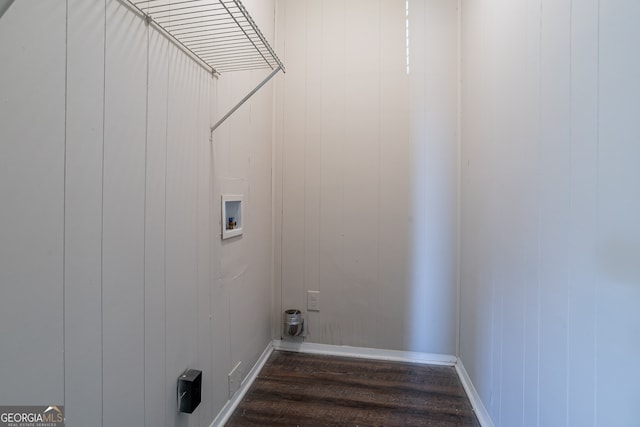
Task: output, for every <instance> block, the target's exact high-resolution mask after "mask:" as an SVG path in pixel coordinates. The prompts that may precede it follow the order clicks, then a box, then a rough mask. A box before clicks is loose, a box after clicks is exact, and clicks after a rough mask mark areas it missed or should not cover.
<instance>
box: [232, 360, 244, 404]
mask: <svg viewBox="0 0 640 427" xmlns="http://www.w3.org/2000/svg"><path fill="white" fill-rule="evenodd" d="M241 365H242V362H238V364H237V365H236V366H235V368H233V369H232V370H231V372H229V398H231V397H232V396H233V394H234V393H235V392H236V391H238V389H239V388H240V386H241V385H242V367H241Z"/></svg>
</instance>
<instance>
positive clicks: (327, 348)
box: [210, 340, 494, 427]
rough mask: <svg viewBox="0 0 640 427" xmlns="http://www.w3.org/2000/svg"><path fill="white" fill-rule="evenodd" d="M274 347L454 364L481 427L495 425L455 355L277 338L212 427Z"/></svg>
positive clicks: (225, 417)
mask: <svg viewBox="0 0 640 427" xmlns="http://www.w3.org/2000/svg"><path fill="white" fill-rule="evenodd" d="M274 350H282V351H295V352H298V353H310V354H322V355H327V356H344V357H355V358H360V359H373V360H387V361H393V362H409V363H420V364H425V365H440V366H454V367H455V368H456V372H457V373H458V377H459V378H460V381H461V382H462V386H463V387H464V390H465V392H466V393H467V396H468V397H469V400H470V401H471V405H472V406H473V410H474V411H475V413H476V417H478V422H479V423H480V425H481V426H482V427H494V425H493V421H492V420H491V417H490V416H489V412H488V411H487V409H486V408H485V406H484V404H483V403H482V400H481V399H480V396H479V395H478V392H477V391H476V389H475V387H474V386H473V383H472V382H471V378H469V374H468V373H467V371H466V369H465V368H464V365H463V364H462V361H461V360H460V359H458V358H457V357H455V356H450V355H447V354H435V353H420V352H415V351H399V350H383V349H377V348H366V347H350V346H343V345H329V344H315V343H306V342H294V341H285V340H274V341H273V342H272V343H269V345H268V346H267V348H265V350H264V352H263V353H262V355H261V356H260V358H259V359H258V361H257V362H256V363H255V365H253V367H252V368H251V371H249V374H248V375H247V377H246V378H245V379H244V381H243V382H242V385H241V386H240V388H239V389H238V391H237V392H236V393H235V394H234V395H233V397H232V398H231V399H229V401H228V402H227V403H226V405H224V407H223V408H222V410H221V411H220V412H219V413H218V415H217V416H216V418H215V419H214V420H213V422H212V423H211V426H210V427H222V426H224V425H225V424H226V422H227V421H229V418H230V417H231V415H232V414H233V411H235V410H236V408H237V407H238V405H239V404H240V401H242V399H243V398H244V396H245V395H246V394H247V391H249V388H250V387H251V385H252V384H253V382H254V381H255V379H256V377H257V376H258V374H259V373H260V370H261V369H262V367H263V366H264V364H265V363H266V362H267V359H269V356H271V353H272V352H273V351H274Z"/></svg>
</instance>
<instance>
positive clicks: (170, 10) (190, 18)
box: [132, 0, 284, 74]
mask: <svg viewBox="0 0 640 427" xmlns="http://www.w3.org/2000/svg"><path fill="white" fill-rule="evenodd" d="M132 4H133V5H134V6H135V7H136V8H137V9H138V10H140V12H142V14H144V15H145V16H146V18H147V21H148V22H154V23H155V24H157V25H158V26H159V27H161V28H162V29H163V30H164V31H165V32H166V33H167V34H169V35H170V36H171V37H172V38H173V39H175V40H176V41H177V42H178V43H179V44H181V45H182V46H184V48H186V49H187V50H188V51H190V52H191V53H192V54H193V55H195V56H196V57H197V58H198V59H199V60H200V61H202V62H203V63H205V64H206V65H207V66H209V67H211V69H212V71H213V72H214V73H216V74H222V73H225V72H231V71H244V70H255V69H264V68H269V69H271V70H276V69H281V70H282V71H284V65H283V64H282V62H281V61H280V59H279V58H278V56H277V55H276V53H275V52H274V50H273V49H272V48H271V46H270V45H269V42H267V39H266V38H265V37H264V35H263V34H262V33H261V32H260V29H259V28H258V26H257V25H256V23H255V22H254V21H253V19H252V18H251V16H250V15H249V13H248V12H247V10H246V9H245V7H244V6H243V5H242V3H241V2H240V0H143V1H138V2H132Z"/></svg>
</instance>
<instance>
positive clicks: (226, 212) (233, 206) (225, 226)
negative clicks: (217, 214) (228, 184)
mask: <svg viewBox="0 0 640 427" xmlns="http://www.w3.org/2000/svg"><path fill="white" fill-rule="evenodd" d="M221 225H222V238H223V239H228V238H230V237H235V236H240V235H241V234H242V195H231V194H223V195H222V221H221Z"/></svg>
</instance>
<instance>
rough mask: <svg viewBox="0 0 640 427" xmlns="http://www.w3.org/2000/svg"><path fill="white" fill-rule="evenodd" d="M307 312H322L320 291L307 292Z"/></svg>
mask: <svg viewBox="0 0 640 427" xmlns="http://www.w3.org/2000/svg"><path fill="white" fill-rule="evenodd" d="M307 310H309V311H320V291H307Z"/></svg>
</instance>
